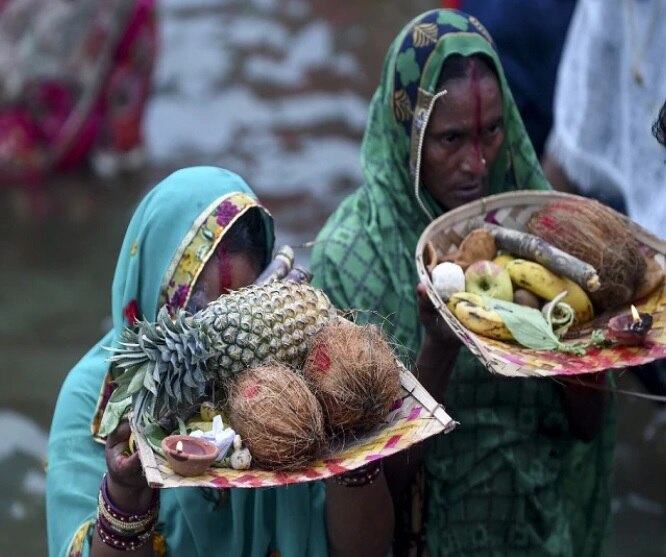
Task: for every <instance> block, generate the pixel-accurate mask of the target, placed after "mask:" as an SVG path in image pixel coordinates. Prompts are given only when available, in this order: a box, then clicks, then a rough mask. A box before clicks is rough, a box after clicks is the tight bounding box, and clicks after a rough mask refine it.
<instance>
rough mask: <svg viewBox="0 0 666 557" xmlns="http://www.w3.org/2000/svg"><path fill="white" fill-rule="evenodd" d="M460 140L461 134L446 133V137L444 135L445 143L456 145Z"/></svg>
mask: <svg viewBox="0 0 666 557" xmlns="http://www.w3.org/2000/svg"><path fill="white" fill-rule="evenodd" d="M459 139H460V134H459V133H445V134H444V135H442V142H443V143H455V142H456V141H458V140H459Z"/></svg>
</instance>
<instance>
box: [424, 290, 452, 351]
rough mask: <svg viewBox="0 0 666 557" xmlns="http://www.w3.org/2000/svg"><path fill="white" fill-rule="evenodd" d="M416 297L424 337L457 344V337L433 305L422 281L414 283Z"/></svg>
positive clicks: (442, 342) (445, 343)
mask: <svg viewBox="0 0 666 557" xmlns="http://www.w3.org/2000/svg"><path fill="white" fill-rule="evenodd" d="M416 297H417V303H418V310H419V319H420V320H421V323H423V327H424V329H425V338H426V339H427V340H428V341H431V342H433V343H435V344H438V343H441V344H442V345H451V344H458V337H456V335H455V333H454V332H453V331H452V330H451V328H450V327H449V326H448V325H447V324H446V322H445V321H444V319H443V318H442V316H441V315H440V314H439V312H438V311H437V309H436V308H435V306H434V305H433V303H432V301H431V300H430V297H429V296H428V291H427V290H426V286H425V284H423V283H419V284H417V285H416Z"/></svg>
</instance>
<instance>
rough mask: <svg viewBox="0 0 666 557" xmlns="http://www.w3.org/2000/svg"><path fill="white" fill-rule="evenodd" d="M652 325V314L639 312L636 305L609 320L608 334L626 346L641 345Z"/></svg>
mask: <svg viewBox="0 0 666 557" xmlns="http://www.w3.org/2000/svg"><path fill="white" fill-rule="evenodd" d="M651 327H652V316H651V315H650V314H649V313H639V312H638V310H637V309H636V307H635V306H633V305H632V306H631V311H626V312H624V313H620V314H619V315H616V316H615V317H611V319H609V320H608V325H607V327H606V336H607V337H608V338H610V339H611V340H614V341H615V342H616V343H618V344H622V345H624V346H640V345H641V344H643V342H645V338H646V337H647V334H648V331H649V330H650V328H651Z"/></svg>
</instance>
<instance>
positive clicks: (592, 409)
mask: <svg viewBox="0 0 666 557" xmlns="http://www.w3.org/2000/svg"><path fill="white" fill-rule="evenodd" d="M583 377H584V378H583V379H582V380H581V382H580V383H577V382H575V381H574V380H571V381H569V382H567V383H566V384H564V385H563V386H562V403H563V405H564V409H565V411H566V413H567V418H568V420H569V428H570V429H571V432H572V433H573V434H574V435H575V436H576V437H578V438H579V439H580V440H582V441H585V442H589V441H592V439H594V438H595V437H596V436H597V435H599V433H601V430H602V429H603V427H604V422H605V420H606V408H607V406H608V396H609V394H608V391H606V390H603V387H604V385H605V384H606V374H605V373H594V374H589V375H585V376H583ZM586 382H587V383H590V384H592V385H593V386H592V387H587V386H585V384H584V383H586ZM597 385H598V386H599V387H602V388H601V389H597V388H595V386H597Z"/></svg>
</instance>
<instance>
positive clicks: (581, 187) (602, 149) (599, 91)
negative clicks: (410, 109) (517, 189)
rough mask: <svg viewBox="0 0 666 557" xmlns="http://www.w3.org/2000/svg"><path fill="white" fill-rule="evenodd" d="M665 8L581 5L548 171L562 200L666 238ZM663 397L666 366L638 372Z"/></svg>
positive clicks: (640, 1)
mask: <svg viewBox="0 0 666 557" xmlns="http://www.w3.org/2000/svg"><path fill="white" fill-rule="evenodd" d="M665 52H666V1H664V0H579V1H578V3H577V5H576V9H575V12H574V15H573V18H572V21H571V26H570V28H569V32H568V34H567V38H566V43H565V47H564V50H563V53H562V60H561V63H560V67H559V71H558V77H557V87H556V91H555V105H554V125H553V129H552V131H551V134H550V136H549V138H548V140H547V143H546V153H545V156H544V161H543V167H544V173H545V175H546V178H548V180H549V181H550V183H551V184H552V185H553V187H555V188H556V189H558V190H561V191H565V192H570V193H576V194H579V195H584V196H587V197H592V198H595V199H597V200H599V201H601V202H603V203H605V204H606V205H609V206H611V207H613V208H614V209H616V210H617V211H620V212H622V213H625V214H627V215H628V216H629V217H630V218H631V219H632V220H634V221H636V222H637V223H638V224H640V225H641V226H643V227H645V228H646V229H648V230H649V231H650V232H652V233H653V234H656V235H657V236H659V237H661V238H666V219H664V215H663V207H664V206H666V165H665V164H664V156H663V151H662V150H661V148H660V145H658V144H657V143H656V142H655V141H654V138H653V136H652V134H651V133H650V128H651V123H652V122H654V121H655V119H656V118H657V114H658V113H659V107H660V106H661V104H662V101H663V97H664V92H665V91H666V65H665V64H664V60H663V58H664V53H665ZM631 372H632V373H633V374H634V375H635V376H636V377H637V378H638V379H639V380H640V382H641V383H642V384H643V386H644V387H645V388H646V389H647V390H648V391H650V392H651V393H653V394H657V395H666V362H663V361H656V362H653V363H650V364H646V365H645V366H638V367H633V368H631Z"/></svg>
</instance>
